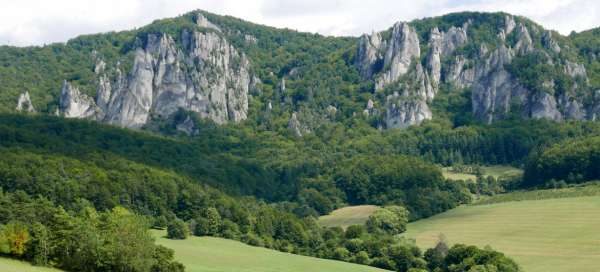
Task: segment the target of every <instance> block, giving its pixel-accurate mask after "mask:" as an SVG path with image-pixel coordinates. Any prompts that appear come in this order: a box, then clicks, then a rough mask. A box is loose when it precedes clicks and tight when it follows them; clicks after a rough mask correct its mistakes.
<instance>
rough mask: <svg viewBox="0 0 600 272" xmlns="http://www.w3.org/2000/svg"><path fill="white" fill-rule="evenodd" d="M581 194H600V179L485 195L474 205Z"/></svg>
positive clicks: (568, 196) (578, 195) (577, 195)
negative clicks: (556, 187)
mask: <svg viewBox="0 0 600 272" xmlns="http://www.w3.org/2000/svg"><path fill="white" fill-rule="evenodd" d="M581 196H600V181H596V182H590V183H586V184H580V185H577V186H573V187H568V188H561V189H545V190H535V191H516V192H512V193H510V194H500V195H495V196H491V197H483V198H481V199H479V200H478V201H477V202H475V203H473V204H474V205H487V204H494V203H502V202H510V201H523V200H542V199H551V198H571V197H581Z"/></svg>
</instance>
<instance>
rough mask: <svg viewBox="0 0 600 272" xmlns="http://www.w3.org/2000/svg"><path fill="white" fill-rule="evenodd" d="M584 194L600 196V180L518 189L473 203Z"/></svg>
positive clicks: (480, 203)
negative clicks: (527, 189)
mask: <svg viewBox="0 0 600 272" xmlns="http://www.w3.org/2000/svg"><path fill="white" fill-rule="evenodd" d="M582 196H600V182H591V183H587V184H581V185H577V186H572V187H567V188H560V189H546V190H534V191H517V192H512V193H509V194H500V195H495V196H491V197H483V198H481V199H479V200H478V201H477V202H475V203H473V205H486V204H494V203H502V202H510V201H524V200H542V199H552V198H569V197H582ZM599 227H600V226H599Z"/></svg>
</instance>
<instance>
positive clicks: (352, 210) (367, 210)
mask: <svg viewBox="0 0 600 272" xmlns="http://www.w3.org/2000/svg"><path fill="white" fill-rule="evenodd" d="M377 209H378V207H377V206H371V205H364V206H352V207H345V208H341V209H337V210H335V211H333V212H332V213H331V214H328V215H324V216H321V217H319V224H320V225H321V226H325V227H342V228H346V227H348V226H351V225H360V224H364V223H365V222H366V221H367V219H368V218H369V216H370V215H371V214H372V213H373V212H374V211H376V210H377Z"/></svg>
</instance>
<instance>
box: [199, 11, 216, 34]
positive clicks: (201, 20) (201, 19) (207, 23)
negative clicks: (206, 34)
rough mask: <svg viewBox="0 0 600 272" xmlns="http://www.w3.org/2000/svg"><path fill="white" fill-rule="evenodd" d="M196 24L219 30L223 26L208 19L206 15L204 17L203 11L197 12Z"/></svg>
mask: <svg viewBox="0 0 600 272" xmlns="http://www.w3.org/2000/svg"><path fill="white" fill-rule="evenodd" d="M196 24H197V25H198V26H199V27H204V28H210V29H214V30H217V31H219V32H220V31H221V28H219V27H218V26H216V25H215V24H213V23H211V22H210V21H209V20H208V19H206V17H204V15H203V14H202V13H198V14H196Z"/></svg>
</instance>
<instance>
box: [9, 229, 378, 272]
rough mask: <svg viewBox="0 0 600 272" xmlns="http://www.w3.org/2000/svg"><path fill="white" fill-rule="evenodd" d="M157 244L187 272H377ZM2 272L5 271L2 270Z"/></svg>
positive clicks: (226, 248)
mask: <svg viewBox="0 0 600 272" xmlns="http://www.w3.org/2000/svg"><path fill="white" fill-rule="evenodd" d="M153 233H154V234H155V236H156V237H157V242H158V243H159V244H161V245H164V246H166V247H168V248H172V249H174V250H175V259H177V260H178V261H180V262H181V263H183V264H184V265H185V268H186V270H185V271H186V272H304V271H315V272H319V271H323V272H333V271H335V272H376V271H385V270H381V269H377V268H373V267H368V266H362V265H356V264H350V263H344V262H338V261H332V260H324V259H318V258H312V257H306V256H300V255H294V254H288V253H282V252H279V251H275V250H270V249H266V248H260V247H252V246H248V245H246V244H243V243H240V242H236V241H232V240H226V239H220V238H212V237H190V238H188V239H186V240H169V239H166V238H163V236H164V235H165V232H164V231H153ZM0 271H2V270H0Z"/></svg>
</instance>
